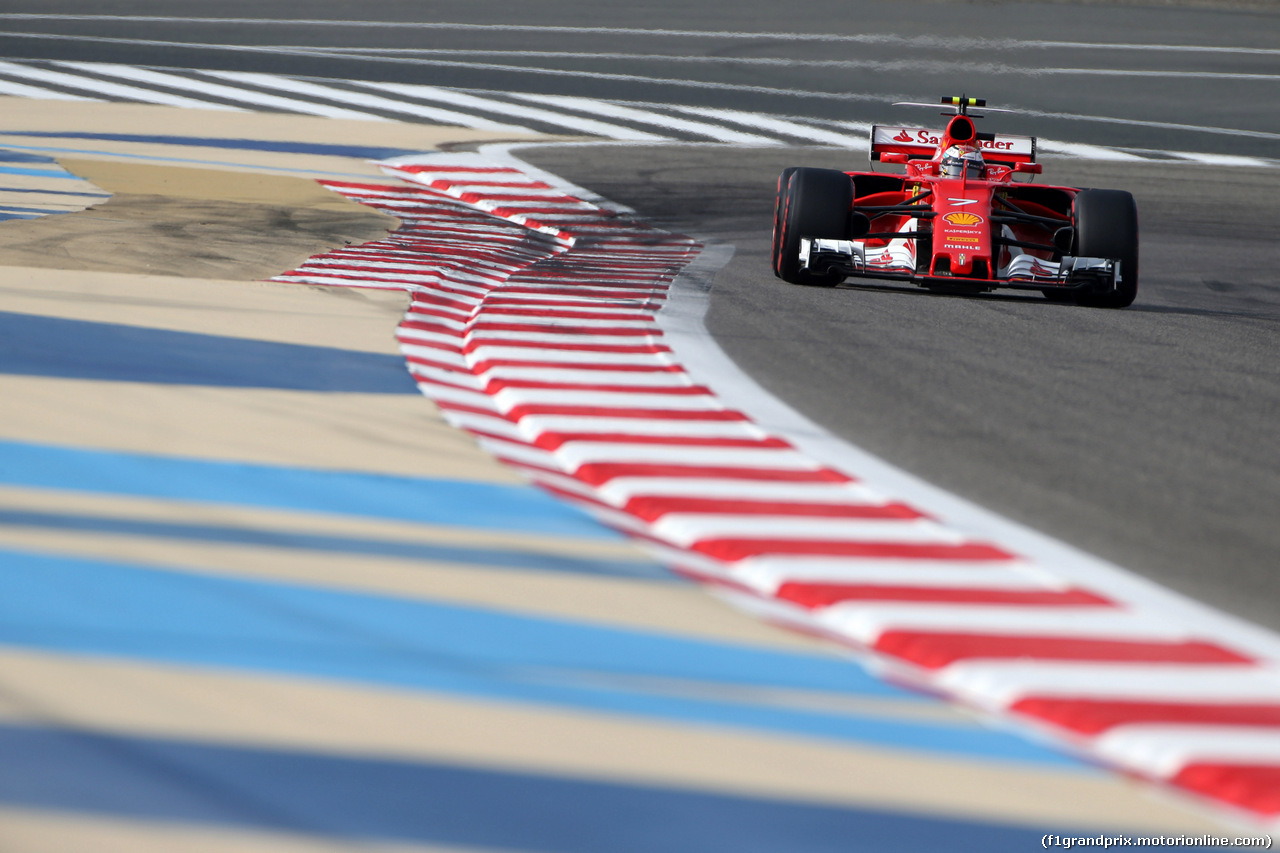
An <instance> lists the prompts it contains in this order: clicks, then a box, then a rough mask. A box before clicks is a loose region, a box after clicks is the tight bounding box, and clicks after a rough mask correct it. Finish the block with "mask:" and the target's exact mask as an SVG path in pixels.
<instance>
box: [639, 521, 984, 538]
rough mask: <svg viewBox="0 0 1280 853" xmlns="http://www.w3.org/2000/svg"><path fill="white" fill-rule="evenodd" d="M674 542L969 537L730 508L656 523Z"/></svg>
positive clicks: (938, 529) (919, 526)
mask: <svg viewBox="0 0 1280 853" xmlns="http://www.w3.org/2000/svg"><path fill="white" fill-rule="evenodd" d="M651 526H652V528H653V530H654V532H656V533H658V534H659V535H660V536H662V538H664V539H666V540H667V541H669V542H678V543H680V544H682V545H692V544H694V543H696V542H705V541H707V540H709V539H745V540H753V539H782V540H790V541H795V542H805V543H808V542H849V543H863V542H893V543H912V544H919V543H922V542H931V543H939V544H958V543H960V542H964V541H965V537H964V536H963V535H962V534H960V533H957V532H956V531H954V530H952V529H950V528H948V527H943V526H942V525H940V524H938V523H937V522H934V521H925V520H911V519H901V520H897V519H894V520H887V521H886V520H885V519H880V518H873V519H861V518H813V517H809V516H786V515H733V514H730V513H725V514H714V513H670V514H668V515H664V516H663V517H662V518H660V519H658V520H657V521H655V522H653V523H652V525H651Z"/></svg>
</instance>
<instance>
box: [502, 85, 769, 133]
mask: <svg viewBox="0 0 1280 853" xmlns="http://www.w3.org/2000/svg"><path fill="white" fill-rule="evenodd" d="M511 96H512V97H513V98H519V99H521V100H524V101H532V102H533V103H536V104H547V105H549V106H553V107H560V108H562V109H568V110H579V111H581V112H589V113H595V114H597V115H602V116H607V117H609V118H617V119H622V120H624V121H634V122H639V123H640V124H649V125H654V126H656V127H661V128H665V129H667V130H679V131H683V132H685V133H694V134H698V135H701V136H706V137H709V138H711V139H714V140H716V141H717V142H725V143H729V144H735V145H778V144H779V142H778V140H777V139H772V138H770V137H767V136H757V135H756V134H754V133H741V132H739V131H736V130H730V129H729V128H727V127H723V126H721V125H716V124H707V123H706V122H701V121H689V120H687V119H682V118H676V117H675V116H666V115H662V114H661V113H655V112H651V111H649V110H639V109H635V108H634V107H624V106H622V105H620V104H616V103H611V102H608V101H597V100H595V99H592V98H576V97H571V96H568V95H527V94H521V93H517V92H512V93H511Z"/></svg>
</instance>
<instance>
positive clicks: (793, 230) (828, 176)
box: [773, 168, 853, 287]
mask: <svg viewBox="0 0 1280 853" xmlns="http://www.w3.org/2000/svg"><path fill="white" fill-rule="evenodd" d="M783 178H785V179H786V182H785V185H783V182H782V179H780V180H779V190H778V206H777V207H778V209H777V212H776V213H775V215H774V216H775V228H774V237H773V263H774V272H775V273H776V274H777V275H778V277H779V278H781V279H782V280H783V281H787V282H790V283H792V284H811V285H818V286H821V287H831V286H833V285H836V284H839V283H840V282H841V281H842V280H843V278H844V276H842V275H840V274H839V273H821V274H815V273H812V272H810V271H809V270H802V269H800V238H801V237H819V238H823V239H827V240H846V239H848V234H849V212H850V209H851V208H852V206H853V181H852V179H850V178H849V176H848V175H846V174H845V173H844V172H840V171H837V170H835V169H808V168H800V169H795V170H794V171H792V172H791V174H790V175H789V176H788V175H787V173H786V172H783Z"/></svg>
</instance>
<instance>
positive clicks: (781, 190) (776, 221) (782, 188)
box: [772, 166, 796, 278]
mask: <svg viewBox="0 0 1280 853" xmlns="http://www.w3.org/2000/svg"><path fill="white" fill-rule="evenodd" d="M795 170H796V167H795V166H791V167H790V168H787V169H783V170H782V174H781V175H779V176H778V195H777V198H776V199H775V200H774V203H773V249H772V260H773V274H774V275H776V276H777V277H778V278H782V267H781V266H780V261H779V259H780V258H781V257H782V243H781V235H782V210H783V207H784V206H785V204H786V202H785V200H784V198H783V197H784V196H785V195H786V192H787V184H788V183H789V182H790V181H791V175H792V173H794V172H795Z"/></svg>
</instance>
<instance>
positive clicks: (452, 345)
mask: <svg viewBox="0 0 1280 853" xmlns="http://www.w3.org/2000/svg"><path fill="white" fill-rule="evenodd" d="M382 165H383V168H384V170H385V171H386V172H388V173H389V174H391V175H395V176H398V177H400V178H403V179H404V181H405V182H406V183H404V184H403V185H398V186H390V185H383V184H360V183H343V182H334V181H326V182H324V184H325V186H327V187H329V188H330V189H332V190H334V191H336V192H339V193H341V194H343V195H344V196H347V197H348V198H352V199H355V200H358V201H360V202H363V203H364V204H367V205H370V206H372V207H374V208H377V209H380V210H384V211H386V212H388V213H392V214H394V215H395V216H398V217H399V218H400V219H401V220H402V221H403V225H402V227H401V228H400V229H399V230H397V231H395V232H394V233H392V234H390V235H389V236H388V237H387V238H386V239H385V240H380V241H377V242H373V243H366V244H364V245H361V246H350V247H345V248H341V249H337V250H334V251H332V252H328V253H325V254H323V255H318V256H316V257H314V258H311V259H310V260H309V261H307V262H306V263H305V264H303V265H302V266H301V267H299V268H298V269H295V270H291V271H289V272H287V273H285V274H283V275H280V276H277V277H276V279H275V280H277V281H286V282H305V283H310V284H324V285H342V286H354V287H377V288H397V289H403V290H406V291H408V292H409V293H410V294H411V297H412V303H411V308H410V309H409V311H408V313H407V315H406V316H405V318H404V320H403V321H402V322H401V324H400V327H399V330H398V337H399V340H400V344H401V348H402V350H403V352H404V355H405V357H406V359H407V361H408V365H409V369H410V370H411V371H412V373H413V375H414V376H415V377H416V379H417V381H418V383H419V387H420V388H421V389H422V390H423V392H424V393H425V394H426V395H427V396H428V397H430V398H431V399H432V400H434V401H435V403H436V404H437V405H438V406H439V407H440V409H441V410H442V411H443V413H444V415H445V417H446V418H447V419H448V420H449V421H450V422H451V423H452V424H454V425H455V426H457V427H460V428H462V429H464V430H467V431H468V432H470V433H471V434H472V435H473V436H475V437H476V439H477V440H478V441H479V442H480V444H481V445H483V446H484V447H485V448H486V449H487V450H488V451H489V452H491V453H492V454H493V455H494V456H496V457H497V458H498V459H500V460H502V461H503V462H505V463H507V464H509V465H512V466H514V467H516V468H518V469H519V470H521V471H522V472H524V474H526V475H527V476H528V477H529V478H530V479H531V480H532V481H534V482H535V483H537V484H539V485H541V486H543V487H544V488H546V489H548V490H550V491H551V492H554V493H555V494H557V495H559V496H561V497H563V498H565V499H566V500H569V501H572V502H574V503H576V504H578V505H580V506H583V507H585V508H587V509H588V510H589V511H591V512H592V513H594V514H595V515H596V516H597V517H598V518H600V519H602V520H603V521H604V522H606V523H608V524H610V525H613V526H614V527H617V528H620V529H622V530H624V531H627V532H628V533H630V534H632V535H633V536H635V537H636V538H638V539H639V540H641V541H643V542H644V543H646V544H647V545H648V546H649V547H650V548H651V549H652V550H654V551H655V552H656V553H657V554H659V555H660V557H661V558H663V559H664V560H665V561H666V562H667V564H668V565H670V566H672V567H673V569H674V570H675V571H678V572H679V573H681V574H683V575H685V576H687V577H690V578H694V579H696V580H698V581H700V582H703V583H705V584H708V585H710V586H711V587H712V588H714V589H715V590H716V591H717V592H719V593H720V594H721V595H723V596H724V597H727V598H729V599H730V600H732V601H733V602H734V603H736V604H738V605H740V606H743V607H745V608H746V609H748V610H749V611H751V612H753V613H755V614H757V615H759V616H761V617H763V618H765V619H768V620H770V621H772V622H775V623H778V624H781V625H785V626H788V627H791V628H794V629H797V630H800V631H804V632H807V633H809V634H814V635H819V636H822V637H826V638H830V639H832V640H835V641H837V642H839V643H842V644H844V645H845V646H846V647H849V648H851V649H853V650H854V651H855V652H857V653H858V654H859V655H860V656H861V657H862V658H863V659H864V661H866V662H867V663H868V664H869V665H870V666H871V667H873V668H874V669H876V670H877V671H879V672H881V673H882V674H883V675H885V676H886V677H889V678H892V679H894V680H896V681H899V682H905V683H909V684H912V685H915V686H917V687H919V688H922V689H924V690H927V691H930V692H933V693H936V694H940V695H943V696H945V697H948V698H949V699H951V700H953V701H956V702H959V703H962V704H964V705H966V706H968V707H970V708H974V709H978V710H980V711H982V712H985V713H988V714H992V715H995V716H996V717H998V718H999V719H1001V720H1002V721H1003V722H1006V723H1014V724H1016V725H1017V726H1019V727H1021V728H1023V729H1027V730H1030V731H1031V733H1032V734H1033V735H1034V736H1038V737H1046V736H1047V737H1050V738H1052V739H1055V740H1056V741H1057V742H1058V743H1059V744H1061V745H1064V746H1065V747H1067V748H1069V749H1071V750H1073V751H1077V752H1082V753H1084V754H1085V755H1086V756H1087V757H1091V758H1093V759H1096V760H1100V761H1102V762H1105V763H1106V764H1108V765H1110V766H1112V767H1114V768H1116V769H1118V770H1120V771H1122V772H1125V773H1127V774H1131V775H1134V776H1137V777H1140V778H1143V779H1147V780H1151V781H1154V782H1157V783H1160V784H1163V785H1165V786H1169V787H1170V788H1172V789H1176V790H1178V791H1181V792H1185V793H1189V794H1192V795H1195V796H1196V797H1197V798H1198V800H1199V801H1200V802H1201V803H1204V802H1208V803H1211V804H1213V805H1215V806H1217V807H1219V808H1218V813H1219V814H1220V815H1224V814H1225V816H1227V817H1228V818H1242V817H1243V818H1247V819H1248V821H1247V822H1248V823H1250V824H1254V825H1256V824H1262V825H1270V826H1272V827H1276V828H1280V677H1277V673H1278V672H1280V652H1278V650H1280V643H1277V639H1280V638H1276V637H1274V636H1272V635H1270V634H1267V633H1265V632H1263V631H1261V630H1260V629H1254V628H1252V627H1251V626H1245V625H1243V623H1236V622H1233V621H1232V620H1231V619H1230V618H1229V617H1225V616H1223V615H1222V614H1217V613H1215V612H1213V611H1211V610H1209V609H1208V608H1204V607H1202V606H1200V605H1197V604H1194V603H1192V602H1189V601H1187V600H1185V599H1181V598H1177V597H1175V596H1174V595H1173V594H1172V593H1167V592H1165V591H1163V590H1159V589H1158V588H1154V587H1151V586H1150V585H1147V584H1146V583H1145V582H1143V581H1140V580H1138V579H1136V578H1134V577H1133V576H1131V575H1127V574H1126V573H1123V572H1121V571H1120V570H1118V569H1115V568H1114V567H1109V566H1107V565H1106V564H1103V563H1101V562H1100V561H1097V560H1094V559H1093V558H1089V557H1086V556H1084V555H1079V554H1078V553H1076V552H1072V551H1070V549H1068V548H1066V547H1065V546H1062V545H1060V544H1058V545H1057V548H1058V549H1059V552H1061V553H1062V554H1065V556H1062V557H1061V558H1060V559H1058V558H1055V557H1054V556H1053V555H1054V554H1055V553H1058V552H1055V551H1053V549H1052V548H1050V549H1048V550H1045V549H1038V548H1036V547H1031V546H1028V545H1027V543H1026V541H1023V540H1019V538H1018V537H1017V536H1012V537H1010V541H1001V540H1000V539H999V538H991V537H987V536H983V535H976V534H974V533H972V532H969V531H970V530H971V529H972V525H968V526H966V522H965V519H964V518H963V517H962V515H963V514H960V516H957V514H956V513H954V512H952V511H951V506H952V505H951V504H949V503H948V501H947V500H940V501H935V500H934V497H931V496H935V497H936V495H938V494H940V493H936V492H934V491H932V487H922V488H920V489H912V488H903V487H902V482H904V481H893V480H892V478H890V480H889V481H882V482H877V476H878V474H877V468H876V464H875V463H868V464H867V465H866V466H864V467H866V468H867V470H853V468H857V467H858V466H857V465H856V464H854V465H852V466H850V465H846V464H840V463H837V464H829V463H827V462H824V461H823V459H821V458H817V457H818V454H814V453H811V452H806V451H804V450H802V449H800V447H799V444H801V443H802V442H798V441H796V440H793V438H792V437H789V436H787V435H783V434H779V433H778V432H776V431H772V432H771V431H769V430H766V429H764V428H762V427H761V426H760V425H759V423H758V422H756V421H754V420H753V419H752V417H751V416H750V414H749V413H747V412H744V411H740V410H737V409H734V408H732V407H730V406H728V405H726V404H725V403H724V402H723V401H722V400H721V399H720V398H718V397H717V395H716V394H715V393H714V392H713V391H712V390H711V389H710V388H708V387H705V386H703V385H700V384H698V382H696V381H695V379H694V378H692V377H691V375H690V372H689V371H688V370H686V367H685V366H684V365H682V364H681V363H680V362H679V361H678V360H677V358H676V356H675V354H674V353H673V350H672V347H671V346H670V344H669V342H668V341H667V340H666V336H664V330H663V328H662V325H661V324H660V322H659V320H658V314H659V311H660V309H662V307H663V304H664V301H665V300H666V299H667V298H668V295H669V291H671V287H672V282H673V280H674V279H675V278H676V277H677V276H679V275H680V274H681V272H682V271H683V270H685V269H686V267H688V266H689V265H690V263H691V262H693V261H694V259H695V257H696V256H697V255H698V254H699V252H700V251H701V250H702V248H703V247H702V246H701V245H700V244H699V243H697V242H696V241H694V240H692V239H690V238H688V237H684V236H681V235H679V234H672V233H667V232H664V231H661V230H658V229H656V228H653V227H650V226H647V225H645V224H644V223H642V222H639V221H637V220H635V219H634V218H631V217H629V216H628V215H626V214H625V213H623V212H620V211H618V210H615V209H611V208H610V207H608V206H606V203H604V202H603V201H599V203H593V202H591V201H587V200H584V199H585V198H586V197H587V195H588V194H586V193H585V191H580V190H577V189H576V188H569V187H567V186H566V185H564V184H563V183H562V182H560V181H559V180H558V179H555V178H554V177H552V176H549V175H545V174H535V173H534V171H533V170H531V169H529V168H528V167H523V166H522V165H521V164H519V163H518V162H516V161H510V160H504V161H497V160H493V159H488V158H486V157H484V156H482V155H477V154H453V153H450V154H434V155H425V156H419V157H413V158H404V159H399V160H393V161H388V162H386V163H384V164H382ZM854 450H856V449H854ZM853 458H855V459H856V458H858V457H856V456H855V457H853ZM879 464H881V465H882V464H883V463H879ZM881 480H883V478H881ZM951 500H953V501H954V500H956V499H954V498H951ZM1046 555H1048V556H1046Z"/></svg>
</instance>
